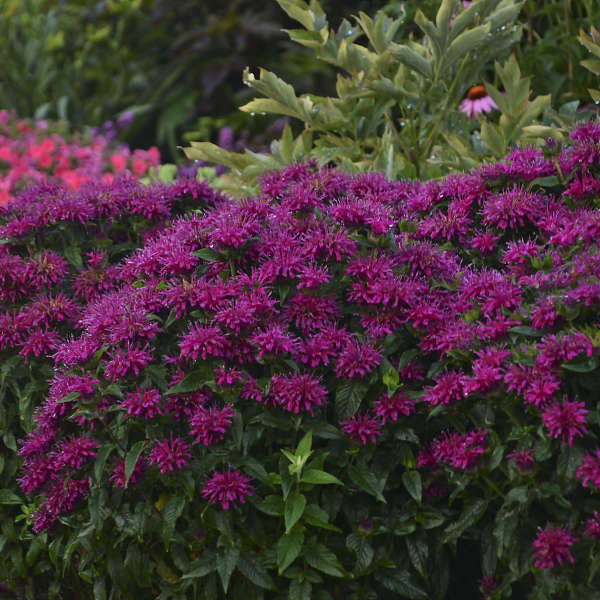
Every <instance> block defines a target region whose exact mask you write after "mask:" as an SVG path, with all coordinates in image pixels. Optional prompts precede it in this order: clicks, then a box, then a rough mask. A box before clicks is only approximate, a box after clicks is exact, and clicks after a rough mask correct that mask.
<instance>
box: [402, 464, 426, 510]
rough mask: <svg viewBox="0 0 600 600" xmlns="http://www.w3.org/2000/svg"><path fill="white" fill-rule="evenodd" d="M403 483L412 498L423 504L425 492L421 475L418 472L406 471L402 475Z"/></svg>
mask: <svg viewBox="0 0 600 600" xmlns="http://www.w3.org/2000/svg"><path fill="white" fill-rule="evenodd" d="M402 483H403V484H404V487H405V488H406V491H407V492H408V493H409V494H410V495H411V497H412V498H413V499H414V500H416V501H417V502H418V503H419V504H421V497H422V491H423V490H422V485H421V474H420V473H419V472H418V471H405V472H404V473H403V474H402Z"/></svg>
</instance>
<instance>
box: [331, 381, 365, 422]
mask: <svg viewBox="0 0 600 600" xmlns="http://www.w3.org/2000/svg"><path fill="white" fill-rule="evenodd" d="M367 389H368V385H367V384H365V383H362V382H356V381H344V382H342V383H341V384H340V385H338V388H337V391H336V393H335V410H336V413H337V415H338V417H341V418H345V417H348V416H351V415H353V414H355V413H356V411H357V410H358V409H359V408H360V403H361V402H362V399H363V398H364V396H365V394H366V393H367Z"/></svg>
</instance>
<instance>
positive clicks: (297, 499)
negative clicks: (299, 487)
mask: <svg viewBox="0 0 600 600" xmlns="http://www.w3.org/2000/svg"><path fill="white" fill-rule="evenodd" d="M305 508H306V497H305V496H304V495H303V494H300V493H298V492H292V493H291V494H290V495H289V496H288V497H287V499H286V501H285V509H284V519H285V532H286V533H289V532H290V531H291V529H292V527H293V526H294V525H295V524H296V523H297V522H298V520H299V519H300V518H301V517H302V514H303V513H304V509H305Z"/></svg>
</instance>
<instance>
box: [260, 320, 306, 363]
mask: <svg viewBox="0 0 600 600" xmlns="http://www.w3.org/2000/svg"><path fill="white" fill-rule="evenodd" d="M250 343H252V344H253V345H255V346H257V347H258V354H257V356H256V358H257V359H258V360H260V359H261V358H262V357H263V356H264V355H265V354H272V355H274V356H278V355H281V354H286V353H288V352H294V350H295V349H296V347H297V346H298V340H297V339H295V338H293V337H292V336H291V335H290V334H289V332H288V331H287V329H286V328H285V327H284V326H283V325H279V324H277V323H274V324H273V325H270V326H269V327H267V328H266V329H265V330H263V331H260V330H257V332H256V333H255V334H254V336H253V337H252V338H251V339H250Z"/></svg>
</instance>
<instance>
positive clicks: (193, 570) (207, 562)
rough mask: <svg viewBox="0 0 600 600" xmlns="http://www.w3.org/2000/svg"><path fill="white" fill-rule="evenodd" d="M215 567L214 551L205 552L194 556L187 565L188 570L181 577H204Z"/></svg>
mask: <svg viewBox="0 0 600 600" xmlns="http://www.w3.org/2000/svg"><path fill="white" fill-rule="evenodd" d="M216 568H217V565H216V562H215V556H214V553H205V554H204V555H203V556H201V557H200V558H196V559H195V560H193V561H192V562H191V563H190V565H189V570H188V571H187V572H186V573H184V574H183V575H182V577H181V578H182V579H200V578H202V577H206V575H208V574H209V573H212V572H213V571H214V570H215V569H216Z"/></svg>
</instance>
